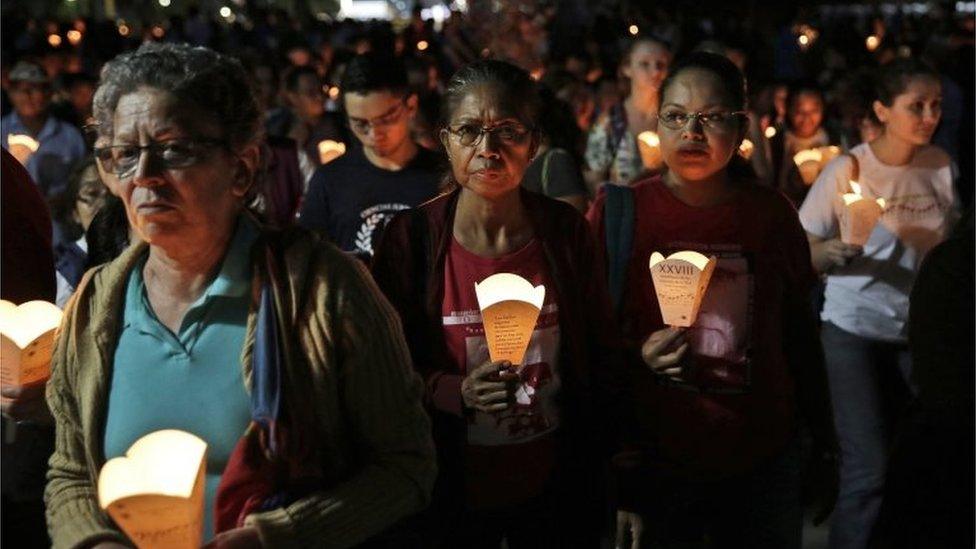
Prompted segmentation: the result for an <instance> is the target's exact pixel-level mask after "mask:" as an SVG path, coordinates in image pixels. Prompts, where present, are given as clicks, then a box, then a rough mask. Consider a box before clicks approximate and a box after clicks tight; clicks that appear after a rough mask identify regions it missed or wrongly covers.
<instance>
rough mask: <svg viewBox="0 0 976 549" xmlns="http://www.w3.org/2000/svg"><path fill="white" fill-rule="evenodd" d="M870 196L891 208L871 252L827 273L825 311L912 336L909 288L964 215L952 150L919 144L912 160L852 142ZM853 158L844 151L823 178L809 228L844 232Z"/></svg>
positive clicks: (848, 324) (846, 326)
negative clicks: (895, 161)
mask: <svg viewBox="0 0 976 549" xmlns="http://www.w3.org/2000/svg"><path fill="white" fill-rule="evenodd" d="M851 154H853V155H854V156H855V157H856V158H857V160H858V164H859V167H860V177H859V181H858V183H860V184H861V193H862V194H863V195H864V196H865V197H867V198H871V199H874V198H883V199H884V200H885V204H886V207H885V212H884V214H883V215H882V217H881V219H880V220H879V221H878V224H877V225H876V226H875V227H874V231H873V232H872V233H871V237H870V238H869V239H868V241H867V243H866V244H865V245H864V254H863V255H862V256H860V257H857V258H854V259H853V260H852V261H851V262H850V263H849V264H848V265H846V266H843V267H836V268H835V269H834V270H832V271H831V272H830V275H829V276H828V277H827V287H826V290H825V296H824V299H825V301H824V308H823V312H822V314H821V318H822V319H823V320H824V321H829V322H831V323H833V324H834V325H836V326H837V327H839V328H841V329H843V330H845V331H847V332H850V333H853V334H856V335H859V336H862V337H866V338H871V339H880V340H885V341H905V340H906V339H907V323H908V296H909V293H910V292H911V288H912V284H913V283H914V281H915V274H916V273H917V272H918V267H919V265H920V264H921V262H922V259H923V258H924V257H925V254H926V253H928V251H929V250H931V249H932V248H933V247H934V246H935V245H936V244H938V243H939V242H941V241H942V240H944V239H945V237H946V235H947V234H948V232H949V230H950V228H951V226H952V224H953V223H954V222H955V220H956V219H957V217H958V213H957V208H958V205H957V204H958V202H957V200H956V197H955V191H954V189H953V178H954V175H953V174H954V168H953V166H952V162H951V160H950V159H949V156H948V155H947V154H946V153H945V152H943V151H942V150H941V149H939V148H938V147H935V146H931V145H929V146H926V147H923V148H921V149H919V150H918V151H917V152H916V153H915V156H914V158H913V159H912V161H911V162H910V163H909V164H908V165H905V166H889V165H887V164H883V163H881V161H880V160H878V158H877V157H876V156H875V155H874V152H873V151H872V150H871V147H870V146H869V145H868V144H866V143H863V144H861V145H858V146H857V147H854V148H853V149H851ZM850 175H851V161H850V159H849V158H848V157H846V156H840V157H838V158H836V159H834V160H833V161H832V162H830V163H829V164H828V165H827V166H826V167H825V168H824V170H823V172H822V173H821V174H820V177H818V178H817V181H816V182H815V183H814V184H813V187H812V188H811V189H810V193H809V194H807V197H806V200H805V201H804V202H803V206H801V207H800V222H801V223H802V224H803V228H804V229H806V231H807V232H808V233H811V234H813V235H816V236H819V237H821V238H825V239H831V238H837V237H838V235H839V231H840V229H839V225H838V221H837V212H838V211H839V208H840V207H842V206H841V204H842V202H841V199H840V195H841V194H843V193H847V192H851V188H850Z"/></svg>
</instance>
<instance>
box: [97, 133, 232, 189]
mask: <svg viewBox="0 0 976 549" xmlns="http://www.w3.org/2000/svg"><path fill="white" fill-rule="evenodd" d="M224 145H225V142H224V141H221V140H219V139H194V140H190V139H170V140H167V141H160V142H158V143H150V144H148V145H112V146H109V147H97V148H95V159H96V160H98V162H99V163H101V165H102V168H104V169H105V171H108V172H112V173H114V174H115V175H116V176H117V177H118V178H120V179H126V178H129V177H132V176H133V175H134V174H135V171H136V167H137V166H138V165H139V159H140V158H142V151H146V152H148V153H149V155H150V156H152V157H153V158H155V159H157V160H159V161H160V162H161V163H162V165H163V166H164V167H165V168H166V169H179V168H188V167H190V166H192V165H194V164H196V163H198V162H200V161H202V160H203V159H204V158H205V157H206V155H207V154H208V152H209V151H210V150H211V149H213V148H215V147H221V146H224Z"/></svg>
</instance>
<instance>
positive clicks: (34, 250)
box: [0, 149, 57, 549]
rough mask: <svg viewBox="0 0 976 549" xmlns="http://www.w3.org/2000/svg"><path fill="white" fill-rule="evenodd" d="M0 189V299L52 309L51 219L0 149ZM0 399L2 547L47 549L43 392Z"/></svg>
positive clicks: (8, 392) (9, 392)
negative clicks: (41, 302) (0, 418)
mask: <svg viewBox="0 0 976 549" xmlns="http://www.w3.org/2000/svg"><path fill="white" fill-rule="evenodd" d="M0 184H2V186H3V189H2V192H0V196H2V197H3V198H2V200H0V210H2V211H0V219H2V221H3V232H2V234H3V244H2V246H0V252H2V259H0V271H2V273H3V276H2V277H0V298H2V299H5V300H7V301H11V302H13V303H15V304H21V303H24V302H27V301H32V300H35V299H40V300H44V301H49V302H53V301H54V296H55V293H56V291H57V286H56V284H55V278H54V272H55V271H54V254H53V253H52V250H51V217H50V214H48V211H47V206H46V205H45V203H44V198H43V197H42V196H41V191H40V189H38V187H37V185H35V184H34V182H33V181H31V178H30V175H28V173H27V170H26V169H24V167H23V166H22V165H21V164H20V163H19V162H18V161H17V160H16V159H15V158H14V157H13V155H11V154H10V153H9V152H7V150H6V149H0ZM3 397H4V402H3V404H2V408H3V415H4V418H3V423H2V440H3V451H2V452H0V456H2V461H3V465H2V467H0V473H2V474H0V492H2V498H3V504H2V506H3V513H2V517H3V523H2V527H0V531H2V532H3V538H2V543H3V544H4V545H10V546H14V545H16V546H17V547H25V548H28V549H34V548H43V547H50V546H51V541H50V539H48V536H47V527H46V525H45V523H44V501H43V498H42V496H43V492H44V476H45V473H46V472H47V458H48V457H49V456H50V455H51V452H52V451H53V449H54V427H53V425H52V420H51V414H50V412H48V409H47V405H46V404H45V402H44V384H37V385H34V386H16V387H4V388H3ZM15 422H16V423H15Z"/></svg>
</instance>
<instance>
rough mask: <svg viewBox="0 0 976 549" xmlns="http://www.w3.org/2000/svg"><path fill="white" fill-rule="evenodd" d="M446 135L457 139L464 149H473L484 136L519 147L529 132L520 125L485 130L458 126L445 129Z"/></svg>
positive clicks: (472, 125)
mask: <svg viewBox="0 0 976 549" xmlns="http://www.w3.org/2000/svg"><path fill="white" fill-rule="evenodd" d="M445 129H446V130H447V131H448V133H450V134H451V135H454V136H456V137H457V138H458V141H460V142H461V144H462V145H464V146H465V147H474V146H477V145H478V143H480V142H481V138H482V137H484V136H485V134H489V133H490V134H492V135H493V136H495V137H497V138H498V139H500V140H501V141H502V143H506V144H509V145H521V144H522V143H524V142H525V138H526V137H528V135H529V133H531V131H530V130H529V129H528V128H526V127H525V126H522V125H520V124H499V125H497V126H492V127H490V128H487V127H485V126H481V125H478V124H459V125H457V126H448V127H447V128H445Z"/></svg>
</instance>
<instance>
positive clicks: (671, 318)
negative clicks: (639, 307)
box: [649, 251, 717, 327]
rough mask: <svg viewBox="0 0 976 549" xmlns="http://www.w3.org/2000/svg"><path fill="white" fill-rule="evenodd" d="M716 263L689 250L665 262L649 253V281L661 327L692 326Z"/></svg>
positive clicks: (669, 257)
mask: <svg viewBox="0 0 976 549" xmlns="http://www.w3.org/2000/svg"><path fill="white" fill-rule="evenodd" d="M716 263H717V260H716V259H715V256H712V257H706V256H704V255H702V254H700V253H698V252H692V251H683V252H677V253H673V254H671V255H669V256H668V257H667V259H665V257H664V256H663V255H661V254H660V253H658V252H654V253H653V254H651V259H650V264H649V267H650V269H651V278H652V280H653V281H654V292H655V293H656V294H657V302H658V305H659V306H660V307H661V318H663V319H664V323H665V324H667V325H668V326H683V327H688V326H691V325H692V324H694V323H695V320H696V319H697V318H698V309H699V307H701V302H702V298H704V297H705V291H706V290H707V289H708V283H709V281H710V280H711V278H712V273H713V272H714V271H715V264H716Z"/></svg>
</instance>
